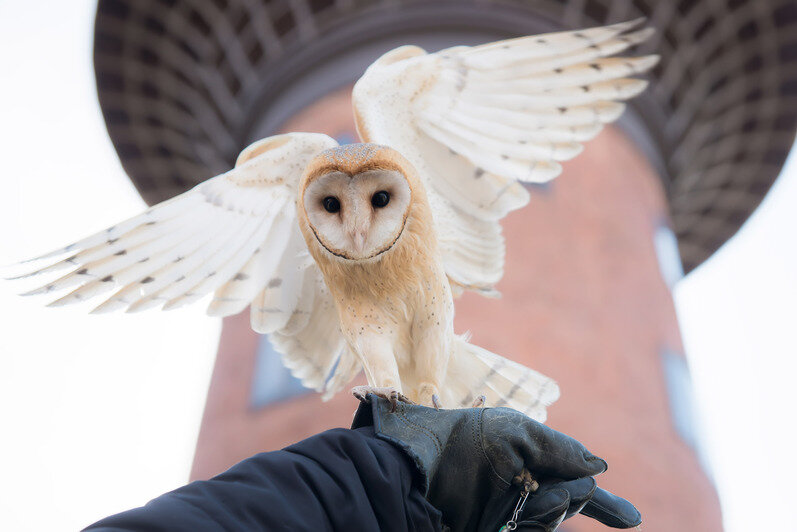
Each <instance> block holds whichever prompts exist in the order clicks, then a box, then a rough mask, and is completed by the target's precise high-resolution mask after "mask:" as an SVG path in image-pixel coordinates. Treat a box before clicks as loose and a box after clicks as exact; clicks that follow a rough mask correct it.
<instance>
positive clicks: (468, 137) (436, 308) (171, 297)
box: [25, 21, 657, 420]
mask: <svg viewBox="0 0 797 532" xmlns="http://www.w3.org/2000/svg"><path fill="white" fill-rule="evenodd" d="M638 25H639V21H634V22H629V23H622V24H615V25H613V26H606V27H603V28H594V29H588V30H582V31H574V32H561V33H552V34H546V35H538V36H532V37H523V38H519V39H512V40H507V41H499V42H495V43H490V44H486V45H482V46H476V47H456V48H450V49H447V50H443V51H440V52H437V53H433V54H427V53H426V52H425V51H424V50H422V49H420V48H418V47H415V46H403V47H400V48H397V49H395V50H393V51H391V52H388V53H387V54H385V55H384V56H382V57H381V58H380V59H379V60H377V61H376V62H375V63H374V64H373V65H371V66H370V67H369V68H368V70H367V71H366V73H365V74H364V75H363V77H362V78H361V79H360V80H359V81H358V82H357V84H356V85H355V87H354V93H353V102H354V113H355V118H356V124H357V128H358V132H359V134H360V136H361V138H362V140H363V142H364V143H363V144H353V145H347V146H338V144H337V142H335V141H334V140H333V139H331V138H330V137H328V136H326V135H321V134H314V133H290V134H287V135H278V136H274V137H269V138H267V139H264V140H261V141H258V142H256V143H254V144H252V145H251V146H249V147H248V148H246V149H245V150H244V151H243V152H242V153H241V154H240V156H239V157H238V160H237V162H236V165H235V167H234V168H233V169H232V170H230V171H229V172H227V173H225V174H222V175H219V176H216V177H214V178H212V179H209V180H207V181H205V182H204V183H201V184H200V185H198V186H196V187H194V188H193V189H191V190H189V191H188V192H186V193H184V194H181V195H179V196H177V197H175V198H172V199H171V200H168V201H165V202H163V203H161V204H158V205H155V206H154V207H152V208H150V209H148V210H146V211H145V212H144V213H142V214H140V215H139V216H136V217H134V218H131V219H129V220H126V221H124V222H121V223H119V224H117V225H115V226H113V227H110V228H108V229H106V230H104V231H102V232H100V233H97V234H95V235H92V236H90V237H88V238H85V239H83V240H81V241H79V242H76V243H74V244H71V245H69V246H67V247H66V248H62V249H60V250H57V251H55V252H53V253H50V254H47V255H44V256H43V257H39V259H38V260H47V259H49V263H48V265H47V266H45V267H43V268H40V269H38V270H36V271H35V272H32V273H29V274H26V275H25V276H30V275H36V274H42V273H49V272H55V271H58V270H67V273H66V274H65V275H62V276H61V277H58V278H56V279H54V280H53V281H51V282H49V283H46V284H45V285H43V286H42V287H40V288H38V289H36V290H33V291H31V292H29V294H39V293H54V294H55V293H59V295H60V297H59V298H58V299H56V300H55V301H53V302H52V303H51V305H53V306H58V305H65V304H70V303H75V302H78V301H84V300H88V299H93V298H100V297H104V298H105V299H104V301H103V302H102V303H101V304H99V306H97V307H96V308H95V309H94V312H109V311H114V310H127V311H128V312H135V311H140V310H144V309H148V308H152V307H162V308H164V309H172V308H177V307H180V306H183V305H187V304H190V303H193V302H195V301H197V300H199V299H201V298H203V297H204V296H206V295H207V294H210V293H212V294H213V297H212V300H211V302H210V306H209V309H208V312H209V313H210V314H212V315H215V316H228V315H232V314H237V313H238V312H241V311H242V310H244V309H246V307H247V306H249V307H250V315H251V324H252V328H253V329H254V330H255V331H257V332H261V333H268V334H270V335H271V336H270V337H271V340H272V342H273V343H274V345H275V347H276V348H277V350H279V351H280V352H281V353H282V355H283V362H284V364H285V365H286V366H287V367H288V368H290V370H291V371H292V373H293V374H294V375H296V376H297V377H299V378H300V379H301V380H302V382H303V383H304V384H305V385H306V386H308V387H311V388H314V389H316V390H319V391H322V392H324V396H325V397H329V396H330V395H332V394H334V393H335V392H337V391H339V390H340V389H341V388H342V387H343V386H345V385H346V384H347V383H348V382H349V381H350V380H351V379H352V378H353V377H354V376H355V375H356V374H357V372H359V370H360V369H361V368H362V369H363V370H364V372H365V375H366V377H367V379H368V383H369V385H371V386H372V387H375V388H382V389H389V390H391V391H392V393H396V392H401V393H403V394H405V395H407V396H409V398H410V399H413V400H415V401H417V402H420V403H423V404H434V405H444V406H450V407H454V406H469V405H470V404H471V403H472V402H473V401H474V400H475V399H476V398H478V397H479V396H481V395H484V396H486V398H487V400H488V401H489V402H490V403H491V404H494V405H509V406H512V407H514V408H516V409H518V410H520V411H523V412H525V413H527V414H528V415H530V416H532V417H535V418H536V419H539V420H543V419H544V418H545V407H546V406H547V405H548V404H550V403H551V402H552V401H554V400H555V399H556V398H557V397H558V394H559V391H558V387H557V386H556V384H555V383H554V382H553V381H552V380H550V379H549V378H547V377H545V376H543V375H541V374H539V373H537V372H535V371H533V370H530V369H528V368H525V367H523V366H521V365H519V364H516V363H514V362H512V361H510V360H508V359H506V358H503V357H500V356H498V355H495V354H493V353H490V352H488V351H486V350H484V349H481V348H479V347H476V346H474V345H472V344H470V343H469V342H468V341H467V339H466V338H464V337H461V336H457V335H455V334H454V330H453V315H454V310H453V295H452V294H456V293H459V292H460V291H462V290H465V289H472V290H476V291H479V292H481V293H484V294H486V295H489V294H493V293H495V290H494V286H495V284H496V283H497V282H498V281H499V280H500V278H501V277H502V275H503V265H504V241H503V237H502V236H501V227H500V223H499V222H500V220H501V218H503V217H504V216H505V215H506V214H507V213H508V212H510V211H511V210H514V209H518V208H520V207H523V206H524V205H526V203H528V200H529V196H528V193H527V191H526V189H525V188H524V187H523V186H522V184H521V183H523V182H542V181H547V180H549V179H552V178H553V177H555V176H556V175H558V174H559V173H560V172H561V166H560V164H559V162H560V161H565V160H567V159H570V158H572V157H574V156H576V155H577V154H578V153H579V152H580V151H581V148H582V146H581V143H582V142H585V141H587V140H589V139H591V138H592V137H594V136H595V135H596V134H597V133H598V132H599V131H600V130H601V128H602V127H603V124H605V123H608V122H611V121H613V120H615V119H617V118H618V117H619V116H620V114H621V113H622V111H623V104H622V103H619V102H620V101H622V100H625V99H628V98H631V97H633V96H635V95H637V94H639V93H640V92H641V91H642V90H644V88H645V85H646V82H645V81H643V80H639V79H635V78H631V77H628V76H633V75H635V74H639V73H642V72H644V71H646V70H648V69H649V68H651V67H652V66H653V65H654V64H655V63H656V61H657V57H656V56H646V57H635V58H618V57H609V56H613V55H614V54H617V53H620V52H622V51H624V50H626V49H627V48H629V47H630V46H633V45H635V44H637V43H639V42H642V41H644V40H645V39H646V38H647V37H648V36H649V35H650V34H651V30H649V29H643V30H638V31H632V30H633V29H634V28H635V27H637V26H638ZM56 259H60V260H56ZM67 290H70V291H68V292H67V293H64V292H65V291H67Z"/></svg>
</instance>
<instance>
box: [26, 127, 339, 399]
mask: <svg viewBox="0 0 797 532" xmlns="http://www.w3.org/2000/svg"><path fill="white" fill-rule="evenodd" d="M334 146H337V143H336V142H335V141H334V140H333V139H331V138H330V137H328V136H326V135H319V134H311V133H292V134H288V135H278V136H274V137H269V138H266V139H263V140H261V141H259V142H256V143H254V144H252V145H251V146H249V147H248V148H246V149H245V150H244V151H243V152H242V153H241V155H240V156H239V157H238V161H237V163H236V166H235V168H234V169H232V170H230V171H229V172H227V173H225V174H222V175H219V176H216V177H214V178H212V179H209V180H207V181H205V182H203V183H201V184H199V185H197V186H196V187H194V188H193V189H191V190H189V191H188V192H185V193H184V194H181V195H179V196H176V197H174V198H172V199H170V200H168V201H165V202H163V203H160V204H158V205H155V206H154V207H152V208H150V209H148V210H146V211H144V212H143V213H142V214H140V215H138V216H135V217H133V218H131V219H129V220H126V221H124V222H121V223H119V224H116V225H114V226H113V227H109V228H108V229H106V230H104V231H101V232H99V233H97V234H94V235H92V236H89V237H87V238H84V239H83V240H80V241H79V242H76V243H74V244H71V245H69V246H67V247H65V248H62V249H59V250H57V251H54V252H52V253H49V254H47V255H44V256H42V257H39V258H37V259H32V260H33V261H48V262H49V263H50V264H48V265H46V266H44V267H42V268H40V269H38V270H36V271H34V272H32V273H28V274H26V275H24V276H23V277H28V276H32V275H39V274H46V273H50V272H54V271H58V270H65V269H68V270H69V271H68V273H66V274H65V275H63V276H61V277H60V278H57V279H55V280H53V281H51V282H48V283H46V284H44V285H43V286H41V287H40V288H37V289H35V290H32V291H30V292H28V294H41V293H53V294H56V293H62V294H63V292H64V291H66V290H68V289H71V291H69V292H68V293H66V294H63V295H61V296H60V297H59V298H58V299H56V300H55V301H53V302H52V303H50V305H51V306H60V305H67V304H71V303H77V302H80V301H86V300H89V299H100V298H101V297H104V301H102V303H101V304H100V305H99V306H97V307H96V308H95V309H94V310H93V312H111V311H115V310H126V311H128V312H137V311H140V310H144V309H148V308H152V307H162V308H163V309H173V308H177V307H180V306H183V305H187V304H190V303H193V302H195V301H197V300H199V299H201V298H202V297H204V296H206V295H208V294H210V293H213V298H212V299H211V301H210V306H209V307H208V313H209V314H211V315H214V316H230V315H233V314H237V313H239V312H241V311H242V310H244V309H245V308H246V307H247V306H248V305H250V304H251V307H252V308H251V322H252V328H253V329H255V330H256V331H257V332H261V333H272V341H273V343H274V344H275V347H276V348H277V349H278V350H279V351H280V352H282V354H283V361H284V363H285V365H286V366H288V367H289V368H290V369H291V370H292V372H293V373H294V374H295V375H296V376H297V377H299V378H301V379H302V381H303V383H304V384H305V385H306V386H309V387H312V388H315V389H318V390H323V389H325V384H326V383H327V377H328V376H329V375H330V372H331V370H332V368H333V366H334V364H335V362H336V360H338V358H339V357H340V356H341V355H342V354H344V350H343V349H344V347H343V344H344V342H343V338H342V335H341V333H340V330H339V325H338V317H337V313H336V311H335V308H334V305H333V302H332V299H331V297H330V295H329V293H328V291H327V289H326V286H325V285H324V282H323V279H322V277H321V272H320V271H319V269H318V267H317V266H316V264H315V262H313V260H312V258H311V257H310V255H309V252H308V251H307V247H306V245H305V242H304V239H303V238H302V235H301V232H300V230H299V226H298V224H297V218H296V205H295V202H296V195H297V188H298V183H299V180H300V178H301V176H302V173H303V171H304V169H305V167H306V166H307V164H308V163H309V162H310V160H311V159H312V158H313V157H314V156H315V155H317V154H318V153H319V152H321V151H323V150H325V149H327V148H331V147H334ZM60 257H65V258H61V259H60V260H57V259H59V258H60ZM109 294H110V295H109ZM341 386H342V385H341Z"/></svg>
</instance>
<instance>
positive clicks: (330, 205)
mask: <svg viewBox="0 0 797 532" xmlns="http://www.w3.org/2000/svg"><path fill="white" fill-rule="evenodd" d="M322 203H323V204H324V209H325V210H326V211H327V212H331V213H336V212H338V211H340V200H338V198H336V197H335V196H327V197H326V198H324V201H323V202H322Z"/></svg>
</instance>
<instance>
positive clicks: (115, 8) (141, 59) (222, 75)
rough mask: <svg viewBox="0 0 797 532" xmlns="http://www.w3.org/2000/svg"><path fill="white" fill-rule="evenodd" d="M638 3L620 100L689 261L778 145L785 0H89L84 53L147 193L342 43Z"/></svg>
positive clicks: (501, 27)
mask: <svg viewBox="0 0 797 532" xmlns="http://www.w3.org/2000/svg"><path fill="white" fill-rule="evenodd" d="M640 15H644V16H647V17H648V19H649V23H650V24H651V25H653V26H655V27H656V28H657V29H658V30H659V31H658V33H657V35H656V36H655V37H654V39H653V40H651V41H650V42H648V43H645V44H644V45H643V46H642V47H641V49H640V53H648V52H655V53H659V54H660V55H661V56H662V62H661V63H660V65H659V66H658V67H657V69H656V71H655V72H654V73H653V76H652V77H653V78H654V83H653V84H652V86H651V89H650V90H649V91H648V92H647V93H646V94H645V95H644V96H643V97H642V98H640V99H638V100H636V101H634V102H632V103H631V106H632V109H633V111H634V114H635V115H636V116H637V117H638V118H639V121H640V123H641V124H642V125H643V126H644V127H643V129H644V130H645V134H646V135H647V144H648V148H649V149H648V150H647V152H648V154H649V155H650V156H651V158H652V159H653V160H654V164H656V166H657V167H658V170H659V171H660V173H661V174H662V178H663V179H664V182H665V184H666V186H667V191H668V198H669V201H670V211H671V214H672V219H673V224H674V227H675V232H676V234H677V236H678V240H679V245H680V250H681V256H682V259H683V262H684V266H685V268H686V269H687V270H690V269H692V268H694V267H695V266H697V265H698V264H700V263H701V262H702V261H703V260H705V259H706V258H707V257H708V256H709V255H710V254H711V253H712V252H713V251H714V250H716V249H717V248H718V247H719V246H720V245H721V244H722V243H723V242H725V241H726V240H727V239H728V238H729V237H730V236H731V235H732V234H733V233H734V232H735V231H736V230H737V229H738V228H739V226H740V225H741V224H742V223H743V222H744V220H745V219H746V218H747V217H748V216H749V214H750V213H751V212H752V211H753V209H755V207H756V206H757V205H758V203H759V202H760V201H761V199H762V198H763V196H764V194H765V193H766V191H767V190H768V189H769V187H770V185H771V184H772V182H773V181H774V180H775V178H776V177H777V175H778V173H779V171H780V168H781V166H782V164H783V161H784V160H785V157H786V155H787V154H788V152H789V150H790V148H791V145H792V142H793V139H794V131H795V124H797V4H796V3H795V2H794V1H793V0H679V1H675V0H537V1H535V2H528V1H525V0H514V1H510V0H501V1H499V0H493V1H490V0H457V1H455V2H453V1H450V0H384V1H365V0H271V1H269V0H212V1H211V0H136V1H135V2H134V1H132V0H100V1H99V5H98V11H97V20H96V27H95V51H94V54H95V56H94V60H95V66H96V73H97V85H98V92H99V97H100V103H101V106H102V109H103V112H104V115H105V119H106V123H107V125H108V129H109V132H110V134H111V138H112V139H113V142H114V144H115V146H116V148H117V150H118V152H119V155H120V157H121V159H122V162H123V164H124V166H125V169H126V170H127V172H128V173H129V175H130V176H131V178H132V179H133V181H134V182H135V183H136V186H137V187H138V189H139V191H140V192H141V193H142V195H143V196H144V198H145V199H146V200H147V201H148V202H150V203H152V202H156V201H160V200H162V199H165V198H167V197H170V196H173V195H175V194H177V193H179V192H182V191H184V190H185V189H187V188H189V187H190V186H193V185H194V184H196V183H197V182H199V181H201V180H203V179H205V178H207V177H209V176H211V175H214V174H216V173H219V172H222V171H224V170H226V169H228V168H229V166H230V165H231V163H232V162H233V161H234V160H235V156H236V154H237V152H238V150H239V149H240V148H241V147H242V146H243V145H244V144H245V143H246V142H247V141H248V140H250V139H249V135H250V134H251V132H252V124H253V121H255V120H256V118H257V116H258V115H260V114H262V113H263V112H264V110H265V109H266V108H267V106H268V104H269V97H270V95H273V94H276V92H275V91H277V89H279V88H280V86H281V84H283V83H287V82H288V81H289V80H290V79H293V78H295V77H296V76H297V75H298V73H300V72H302V71H307V70H311V69H313V68H315V67H316V66H318V65H319V64H321V63H322V62H323V61H324V60H325V59H328V58H329V57H331V56H332V54H335V53H339V52H340V51H341V50H343V49H344V48H346V47H348V48H351V47H357V46H361V45H363V44H364V43H367V42H369V41H372V40H374V39H377V38H378V37H379V36H380V35H384V34H387V33H393V34H400V33H401V32H402V31H410V30H412V31H415V30H416V29H417V28H419V27H425V28H427V29H428V30H429V31H433V30H434V29H435V28H437V27H440V28H453V27H456V28H457V29H458V30H459V31H460V32H461V33H463V34H465V33H467V32H469V31H474V32H475V31H477V30H480V29H483V28H487V29H489V30H491V31H493V32H497V33H498V34H503V35H505V36H512V35H518V34H523V33H536V32H537V31H547V30H554V29H558V28H577V27H586V26H594V25H598V24H605V23H612V22H618V21H621V20H628V19H631V18H635V17H638V16H640ZM402 21H403V22H402ZM351 81H353V79H352V80H351Z"/></svg>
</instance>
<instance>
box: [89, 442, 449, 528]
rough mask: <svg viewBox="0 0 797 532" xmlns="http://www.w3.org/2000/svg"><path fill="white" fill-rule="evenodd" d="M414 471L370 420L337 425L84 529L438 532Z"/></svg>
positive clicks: (437, 515)
mask: <svg viewBox="0 0 797 532" xmlns="http://www.w3.org/2000/svg"><path fill="white" fill-rule="evenodd" d="M440 528H441V525H440V513H439V512H438V511H437V510H436V509H435V508H434V507H432V506H431V505H430V504H429V503H428V502H427V501H426V500H425V498H424V497H423V495H422V493H421V491H420V489H419V482H418V478H417V473H416V470H415V468H414V467H413V465H412V463H411V462H410V460H409V458H408V457H407V456H406V455H404V453H403V452H402V451H400V450H399V449H398V448H397V447H394V446H393V445H391V444H390V443H387V442H385V441H382V440H379V439H377V438H375V437H374V431H373V428H372V427H363V428H358V429H355V430H349V429H333V430H330V431H327V432H323V433H321V434H318V435H316V436H313V437H311V438H308V439H306V440H303V441H301V442H299V443H297V444H295V445H292V446H290V447H286V448H285V449H283V450H281V451H274V452H270V453H261V454H258V455H255V456H253V457H251V458H248V459H246V460H244V461H242V462H240V463H238V464H237V465H235V466H233V467H232V468H230V469H229V470H228V471H226V472H224V473H222V474H221V475H218V476H216V477H213V478H212V479H210V480H206V481H196V482H192V483H190V484H188V485H186V486H183V487H182V488H179V489H176V490H174V491H172V492H169V493H166V494H165V495H161V496H160V497H158V498H157V499H154V500H152V501H150V502H149V503H147V504H146V505H145V506H142V507H141V508H135V509H133V510H129V511H127V512H123V513H120V514H117V515H113V516H111V517H107V518H105V519H103V520H101V521H99V522H97V523H95V524H93V525H91V526H89V527H88V529H87V530H91V531H93V532H98V531H103V532H105V531H111V530H114V531H117V530H136V531H143V530H147V531H161V530H163V531H166V530H168V531H181V530H185V531H189V530H190V531H208V532H210V531H221V530H225V531H231V530H246V531H251V530H285V531H288V530H290V531H296V530H313V531H321V530H330V531H333V530H383V531H396V532H398V531H418V532H421V531H423V532H427V531H430V532H431V531H439V530H440Z"/></svg>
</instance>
